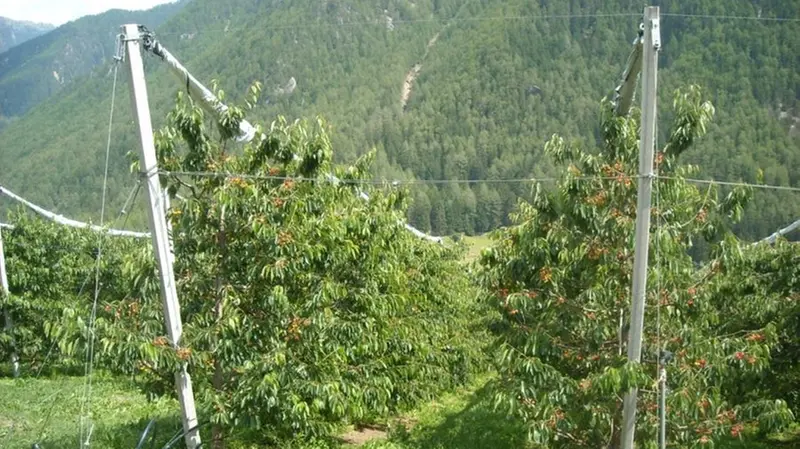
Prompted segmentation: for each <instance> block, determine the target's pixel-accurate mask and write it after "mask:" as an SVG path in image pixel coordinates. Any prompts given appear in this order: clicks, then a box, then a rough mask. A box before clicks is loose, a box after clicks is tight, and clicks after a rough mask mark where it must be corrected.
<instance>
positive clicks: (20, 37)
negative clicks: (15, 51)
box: [0, 17, 53, 53]
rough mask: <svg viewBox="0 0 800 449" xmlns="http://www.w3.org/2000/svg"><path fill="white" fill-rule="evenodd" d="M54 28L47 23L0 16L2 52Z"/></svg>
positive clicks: (0, 48) (0, 49) (0, 46)
mask: <svg viewBox="0 0 800 449" xmlns="http://www.w3.org/2000/svg"><path fill="white" fill-rule="evenodd" d="M52 29H53V25H50V24H47V23H33V22H27V21H20V20H11V19H9V18H6V17H0V53H3V52H4V51H6V50H8V49H9V48H11V47H14V46H15V45H19V44H21V43H23V42H25V41H28V40H30V39H33V38H34V37H36V36H40V35H42V34H44V33H46V32H48V31H50V30H52Z"/></svg>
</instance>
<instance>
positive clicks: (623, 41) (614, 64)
mask: <svg viewBox="0 0 800 449" xmlns="http://www.w3.org/2000/svg"><path fill="white" fill-rule="evenodd" d="M659 3H660V5H659V6H661V8H662V12H664V13H667V14H677V15H667V14H665V15H664V17H663V18H662V33H663V34H662V42H663V46H662V52H661V53H662V55H661V56H660V58H661V63H660V65H661V70H660V72H659V78H660V79H659V104H660V111H662V112H661V113H660V114H661V115H662V117H663V119H660V121H663V122H665V123H666V122H667V120H668V118H669V112H668V109H669V107H668V106H669V103H670V102H671V96H672V93H673V91H674V90H675V89H676V88H678V87H681V86H685V85H687V84H690V83H696V84H699V85H701V86H702V87H703V88H704V89H705V91H706V92H708V94H709V95H710V98H711V99H712V101H713V102H714V104H715V106H716V107H717V111H718V114H717V118H716V119H715V121H714V123H713V124H712V125H711V128H710V129H709V134H708V136H707V137H706V138H705V139H703V141H702V142H701V143H700V144H699V145H698V147H697V148H696V149H695V150H693V151H692V152H691V154H687V158H689V160H690V161H691V162H693V163H697V164H700V166H701V168H702V170H703V171H702V172H701V176H704V177H713V178H716V179H720V180H727V181H738V180H742V181H748V182H754V181H755V180H756V173H757V169H758V168H762V169H764V173H765V181H766V182H768V183H771V184H779V185H794V186H798V185H800V178H799V176H800V175H798V174H795V173H793V172H792V171H790V170H789V169H788V167H793V166H800V143H799V141H798V137H797V135H796V134H792V130H791V129H790V128H791V125H792V123H789V122H788V121H786V120H788V119H787V117H791V116H792V114H794V115H797V114H795V113H794V111H796V110H797V105H798V104H797V103H798V100H797V99H798V98H800V95H799V94H798V92H800V87H799V86H800V75H799V74H798V70H797V67H800V60H798V58H799V57H798V54H800V52H798V51H797V50H798V42H800V26H798V23H796V22H777V21H771V22H767V21H753V20H750V21H745V20H738V21H733V20H729V19H724V18H723V19H720V18H713V17H711V16H748V15H750V16H755V15H756V14H757V13H758V10H759V8H760V10H761V14H762V15H763V16H764V17H793V16H791V14H793V13H792V12H791V11H792V8H793V7H794V6H797V7H798V8H795V9H794V11H795V12H794V14H795V15H796V14H797V13H796V11H800V2H797V1H796V0H794V3H792V4H786V3H782V2H778V1H758V2H748V1H742V0H737V1H735V2H729V3H726V4H725V5H722V4H721V3H720V2H718V1H715V0H692V1H690V2H681V3H679V2H677V1H662V2H659ZM790 3H791V2H790ZM627 11H629V12H627ZM620 12H623V13H624V14H620ZM678 15H680V16H678ZM689 15H703V16H705V18H704V17H688V16H689ZM640 16H641V12H640V11H634V10H632V9H631V8H630V4H629V2H624V1H621V0H620V1H616V2H601V1H599V0H597V1H586V2H580V3H578V2H573V3H570V4H563V3H559V2H551V1H547V0H541V1H539V2H536V3H530V2H522V1H520V0H508V1H505V2H499V1H489V0H485V1H467V2H463V1H456V0H435V1H434V0H431V1H417V2H413V3H412V2H409V1H403V0H386V1H383V2H381V3H380V4H374V3H372V2H365V1H360V0H349V1H346V0H330V1H327V2H322V3H320V2H313V1H308V0H307V1H298V2H292V3H291V4H287V3H285V2H281V1H278V0H275V1H270V2H256V1H254V0H235V1H231V2H226V3H225V4H224V5H221V4H218V3H215V2H212V1H208V0H193V1H192V2H190V3H189V4H187V5H186V7H184V8H183V9H182V10H181V11H180V12H179V13H177V14H176V15H175V16H174V17H172V18H171V19H170V20H168V21H166V22H165V23H164V24H163V25H162V26H161V27H154V29H155V30H156V34H157V37H158V38H159V39H160V40H161V41H162V42H163V43H164V45H166V46H167V48H169V49H170V51H172V52H173V53H174V54H175V55H176V56H177V57H178V58H179V59H180V60H181V62H182V63H183V64H184V65H185V66H186V67H187V68H188V69H189V70H190V71H191V72H192V73H193V74H194V75H195V76H196V77H197V78H198V79H200V80H201V81H202V82H204V83H205V84H207V85H210V82H211V80H212V79H217V80H219V81H220V85H221V86H222V87H223V88H224V90H225V91H226V92H227V96H228V98H230V99H231V100H232V101H236V100H237V99H240V98H241V95H242V93H243V92H244V90H245V88H246V87H247V86H248V85H249V84H250V83H251V82H252V81H256V80H258V81H261V82H262V83H263V84H264V86H265V89H264V91H265V96H264V98H263V101H262V104H261V105H260V107H259V109H258V110H257V111H255V112H254V113H253V114H252V116H248V119H250V120H251V121H255V122H259V121H265V120H266V121H267V122H269V121H270V120H272V119H274V118H275V117H276V116H278V115H285V116H287V117H288V118H290V119H293V118H299V117H312V116H315V115H322V116H323V117H326V118H327V119H328V120H329V122H330V123H331V125H332V128H333V141H334V149H335V151H336V157H337V159H338V160H340V161H347V160H353V159H354V158H355V157H357V156H358V155H360V154H363V153H364V152H365V151H367V150H369V149H370V148H376V149H377V150H378V159H377V161H376V166H375V175H376V178H383V179H414V178H416V179H421V180H423V181H424V180H442V179H452V180H466V179H469V180H488V182H483V183H480V182H476V183H473V184H470V185H467V184H465V183H458V184H454V183H450V184H441V185H439V184H435V183H425V182H423V183H419V184H414V185H413V186H411V187H410V189H411V190H412V191H411V192H410V193H411V196H412V198H413V200H414V203H413V205H412V207H411V210H410V211H409V218H410V220H411V222H412V223H413V224H414V225H415V226H418V227H420V228H422V229H424V230H426V231H432V232H433V233H436V234H440V235H441V234H448V233H452V232H466V233H470V234H471V233H480V232H485V231H487V230H490V229H494V228H496V227H497V226H500V225H503V224H505V223H507V214H508V213H509V212H510V211H512V210H513V209H514V207H515V206H516V202H517V198H519V197H524V196H526V195H527V194H528V193H529V191H530V190H529V189H530V187H531V185H530V183H503V182H497V181H499V180H503V179H519V178H530V177H538V178H545V177H548V176H550V175H552V174H553V173H555V172H556V171H557V170H560V169H562V168H559V167H556V166H555V165H554V164H553V163H552V162H551V161H549V160H548V159H547V158H546V157H544V156H543V154H542V151H541V148H542V145H544V143H545V141H546V140H547V139H548V138H549V137H550V136H551V135H552V134H554V133H558V134H560V135H563V136H565V137H567V138H570V139H573V140H574V141H575V142H576V143H577V144H582V143H583V144H589V143H591V142H594V140H595V139H596V138H597V137H596V136H597V135H598V130H597V129H596V128H597V122H598V120H597V114H598V106H597V104H598V100H599V99H600V98H601V97H603V96H605V95H610V93H611V92H612V90H613V88H614V87H615V86H616V85H617V84H618V82H619V77H620V75H621V73H622V70H623V68H624V63H625V61H626V59H627V55H628V53H629V52H630V42H631V41H632V40H633V37H634V36H635V33H636V31H637V30H638V24H639V22H640V20H641V19H640ZM387 17H389V18H391V19H392V20H391V21H389V20H387ZM448 24H449V25H448ZM437 33H440V35H439V37H438V39H437V40H436V45H434V46H432V47H430V48H428V44H429V42H430V40H431V39H432V38H433V37H434V36H435V35H437ZM426 51H429V53H428V56H427V57H426V58H425V61H424V64H422V66H421V69H420V70H419V73H417V74H416V76H415V77H414V80H413V83H412V84H411V85H410V86H409V87H410V91H409V92H410V94H409V95H408V98H407V104H406V105H403V102H402V101H401V100H402V96H403V86H404V84H405V81H406V78H407V76H408V74H409V70H412V69H413V68H414V67H415V66H416V64H417V63H419V62H420V61H421V59H422V58H423V55H425V53H426ZM145 63H146V65H147V72H148V90H149V93H150V96H151V107H152V109H153V111H152V115H153V119H154V122H155V125H156V126H158V124H159V123H161V122H162V118H163V116H164V114H165V113H166V112H167V111H168V110H169V107H170V104H171V102H172V101H171V99H172V97H173V95H174V93H175V92H176V91H177V90H180V89H181V86H180V83H178V82H176V80H175V79H174V78H173V76H172V75H171V74H168V73H166V70H165V68H164V67H163V66H162V65H160V63H159V62H158V61H157V59H154V58H150V57H146V58H145ZM106 73H107V72H106ZM290 79H294V80H295V83H294V86H293V88H292V89H290V90H291V92H288V91H286V90H284V91H283V92H281V91H278V90H277V89H278V88H280V87H284V86H287V82H288V81H289V80H290ZM100 86H104V87H103V89H102V90H103V92H102V95H101V92H100ZM109 88H110V77H109V76H105V77H99V78H97V79H93V80H91V81H87V82H86V83H84V84H82V85H81V86H76V87H75V89H76V92H74V93H72V94H65V93H61V94H59V95H58V98H54V99H52V100H50V101H47V102H46V103H45V104H42V105H40V106H37V107H36V108H34V109H33V110H32V111H30V113H29V114H26V116H25V117H23V119H21V120H20V121H19V123H16V124H14V125H13V126H9V127H8V129H7V130H5V131H3V132H2V133H0V146H1V145H8V144H9V143H10V142H24V144H23V145H22V147H20V148H16V149H14V150H13V151H12V152H8V153H7V154H5V155H3V154H0V164H3V165H5V164H10V165H11V166H14V167H15V168H16V169H15V170H14V171H13V172H12V173H9V174H6V175H4V176H3V177H2V178H0V182H7V183H8V185H9V187H10V188H12V190H16V191H19V192H21V193H22V194H23V195H27V196H28V197H29V199H32V200H35V201H36V202H38V203H40V204H42V205H43V206H45V207H50V208H55V209H56V210H58V211H60V212H64V213H69V214H71V215H74V216H76V217H79V218H88V217H90V216H91V215H92V211H96V210H98V209H99V191H100V185H99V176H98V173H101V172H102V167H101V165H102V164H101V161H99V160H98V159H97V157H92V156H89V154H99V153H98V151H100V148H103V149H104V147H105V131H104V127H105V121H106V120H107V112H108V106H109V104H108V100H107V98H108V97H107V96H108V89H109ZM119 88H120V89H123V90H124V89H127V85H126V84H125V82H124V81H122V82H121V84H120V86H119ZM118 97H119V98H118V106H117V107H118V109H117V112H116V114H117V115H116V116H117V118H118V125H117V126H116V127H115V136H119V137H118V138H117V139H116V140H115V144H114V147H113V148H112V155H113V158H114V159H113V160H112V170H111V174H112V176H111V177H112V191H113V193H112V195H111V196H110V198H111V203H112V205H114V207H118V206H121V203H122V202H124V199H125V198H127V195H128V193H129V192H130V188H131V186H132V185H133V178H132V175H130V174H129V173H127V164H126V163H125V162H124V154H125V152H126V151H127V150H129V149H131V148H135V147H134V145H135V144H136V143H135V141H134V140H133V138H132V133H131V130H132V128H130V126H129V125H127V124H126V125H122V123H123V122H128V123H129V121H130V120H131V118H132V117H130V109H129V107H130V106H129V103H127V101H128V99H127V98H125V97H127V95H121V96H118ZM90 103H91V106H90ZM779 103H781V104H782V106H781V107H780V108H778V106H777V105H778V104H779ZM634 104H635V105H638V100H635V103H634ZM778 110H780V111H782V112H784V115H785V116H786V117H784V121H783V122H782V121H781V120H779V118H780V117H779V116H780V112H776V111H778ZM101 111H102V112H101ZM56 117H58V119H56ZM23 122H24V123H23ZM33 125H37V126H39V127H40V128H41V127H44V128H47V127H57V128H58V129H59V130H60V133H59V134H58V136H59V137H58V138H59V144H57V145H56V144H54V143H53V142H52V141H51V140H52V138H53V137H54V136H53V135H50V136H42V135H40V136H33V135H32V134H31V133H29V132H27V131H26V129H29V128H30V127H31V126H33ZM668 131H669V130H666V129H660V130H659V141H661V142H663V141H664V138H665V136H666V133H667V132H668ZM51 134H52V133H51ZM89 146H91V148H92V150H91V153H89V152H88V150H81V148H85V147H89ZM33 149H36V151H35V152H34V151H33ZM65 153H66V154H69V155H70V156H69V157H67V156H66V155H65ZM53 156H55V157H56V160H58V161H62V162H59V164H60V165H61V167H62V170H61V171H60V172H54V171H53V170H52V169H50V168H47V167H43V166H42V165H43V164H42V163H43V161H45V160H51V159H50V158H51V157H53ZM36 171H39V172H44V173H46V174H47V176H45V177H46V178H47V180H46V181H44V182H37V183H31V182H26V181H25V179H24V178H25V173H32V172H36ZM59 193H60V194H59ZM757 195H758V198H757V203H758V208H757V210H756V211H755V212H751V213H749V215H748V216H747V217H746V220H745V223H743V224H742V225H741V226H740V231H742V235H745V236H750V237H753V238H755V237H760V236H763V235H767V234H769V233H771V232H773V231H774V230H775V229H776V228H777V227H778V226H780V225H783V224H785V223H787V222H790V221H793V219H794V217H796V216H798V215H800V207H798V204H800V202H798V201H792V198H793V197H792V196H790V195H788V194H769V195H765V194H763V193H758V194H757ZM134 222H135V220H133V219H132V221H131V223H134ZM140 223H143V221H140Z"/></svg>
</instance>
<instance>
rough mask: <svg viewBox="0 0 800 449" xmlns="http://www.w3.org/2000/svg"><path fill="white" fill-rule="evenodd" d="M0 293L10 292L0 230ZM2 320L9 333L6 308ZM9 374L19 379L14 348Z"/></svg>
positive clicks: (8, 318)
mask: <svg viewBox="0 0 800 449" xmlns="http://www.w3.org/2000/svg"><path fill="white" fill-rule="evenodd" d="M0 288H2V290H0V293H2V294H3V295H9V294H10V292H9V290H8V275H7V274H6V255H5V252H4V249H3V230H2V229H0ZM3 318H4V319H5V331H6V332H8V333H11V331H12V330H13V329H14V323H13V321H12V319H11V312H10V311H9V310H8V308H4V309H3ZM11 344H12V345H13V346H16V345H15V344H14V340H13V339H12V341H11ZM11 372H12V373H13V375H14V377H15V378H16V377H19V356H18V355H17V350H16V347H14V349H13V350H12V352H11Z"/></svg>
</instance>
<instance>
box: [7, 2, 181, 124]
mask: <svg viewBox="0 0 800 449" xmlns="http://www.w3.org/2000/svg"><path fill="white" fill-rule="evenodd" d="M184 4H185V1H181V2H176V3H168V4H165V5H161V6H157V7H155V8H152V9H150V10H147V11H123V10H110V11H107V12H105V13H102V14H98V15H93V16H86V17H82V18H80V19H78V20H75V21H72V22H69V23H66V24H64V25H62V26H60V27H58V28H56V29H54V30H52V31H50V32H47V33H44V34H42V35H41V36H39V37H36V38H34V39H30V40H27V42H25V43H20V45H17V46H16V47H14V48H11V49H10V50H8V51H6V52H5V53H0V121H2V120H5V121H9V120H11V119H13V118H15V117H19V116H21V115H23V114H24V113H25V112H26V111H27V110H28V109H30V108H31V107H33V106H35V105H36V104H38V103H40V102H41V101H43V100H45V99H47V98H48V97H50V96H51V95H53V94H55V93H57V92H59V91H61V90H62V89H63V88H64V86H69V85H71V84H72V83H73V82H74V81H75V80H79V79H81V78H83V77H84V76H86V75H89V74H91V73H92V69H94V68H95V67H96V66H98V65H99V64H102V63H104V62H108V60H109V59H110V58H111V57H112V55H113V54H114V49H115V43H114V36H116V35H117V34H119V25H120V24H121V23H123V22H130V21H133V22H141V23H152V24H153V26H157V25H160V24H161V23H163V22H164V21H166V20H167V19H168V18H170V17H172V16H173V15H174V14H175V13H176V12H177V11H178V10H179V9H180V8H181V7H182V6H183V5H184ZM0 20H1V19H0ZM1 28H2V22H1V21H0V29H1ZM0 33H2V31H0ZM40 34H41V33H40ZM31 37H33V36H31ZM0 126H2V122H0Z"/></svg>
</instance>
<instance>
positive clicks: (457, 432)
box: [391, 385, 527, 449]
mask: <svg viewBox="0 0 800 449" xmlns="http://www.w3.org/2000/svg"><path fill="white" fill-rule="evenodd" d="M465 402H466V403H465V404H463V407H453V406H447V405H444V406H442V407H447V408H448V409H450V410H446V411H443V410H431V411H429V412H428V413H432V414H434V413H435V414H437V415H439V416H442V415H443V416H444V418H443V419H440V420H439V422H438V423H436V424H434V425H430V424H428V423H425V422H423V421H425V416H420V423H419V426H417V427H415V428H414V429H413V430H411V431H408V432H405V431H403V430H402V428H401V429H400V430H399V431H396V432H393V434H392V437H391V441H392V442H396V443H399V444H402V445H403V446H406V447H409V448H420V449H423V448H424V449H480V448H487V449H489V448H492V449H512V448H513V449H521V448H525V447H527V443H526V432H525V429H524V427H523V426H522V425H520V423H519V421H517V420H515V419H512V418H510V417H508V416H506V415H505V414H504V413H502V412H499V411H494V410H493V408H492V403H491V397H490V391H489V387H488V385H485V386H483V387H481V388H480V389H479V390H477V391H475V392H474V393H473V394H472V395H471V396H470V397H469V398H468V399H467V400H466V401H465ZM433 408H434V409H435V408H436V407H433ZM442 412H444V413H442Z"/></svg>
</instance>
